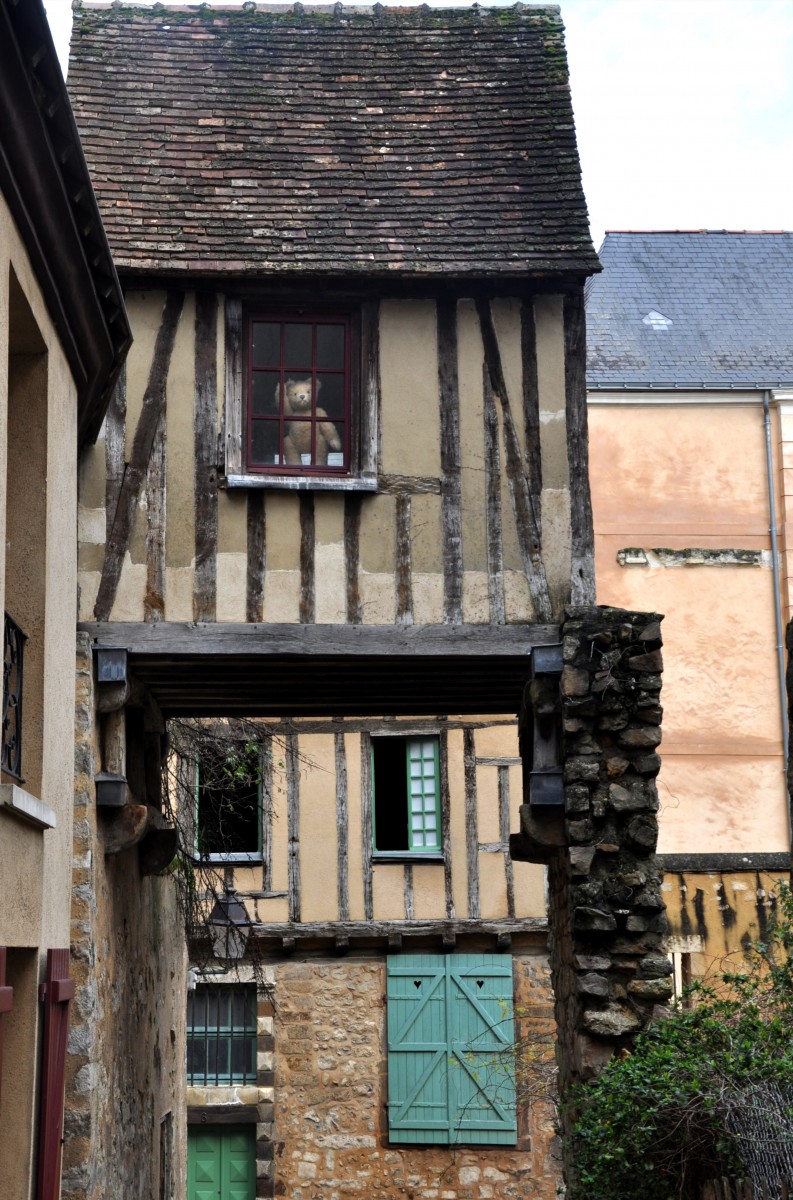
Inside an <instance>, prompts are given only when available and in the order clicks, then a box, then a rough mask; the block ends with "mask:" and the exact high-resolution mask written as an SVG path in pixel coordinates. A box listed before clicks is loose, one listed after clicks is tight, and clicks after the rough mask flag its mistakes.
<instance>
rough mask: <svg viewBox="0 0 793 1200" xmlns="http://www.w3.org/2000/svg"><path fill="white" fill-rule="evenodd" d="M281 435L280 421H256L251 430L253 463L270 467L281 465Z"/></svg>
mask: <svg viewBox="0 0 793 1200" xmlns="http://www.w3.org/2000/svg"><path fill="white" fill-rule="evenodd" d="M279 434H280V426H279V422H278V421H254V422H253V426H252V428H251V462H253V463H255V464H257V465H260V466H268V467H271V466H273V464H277V463H279V462H280V461H281V460H280V457H279V452H278V439H279Z"/></svg>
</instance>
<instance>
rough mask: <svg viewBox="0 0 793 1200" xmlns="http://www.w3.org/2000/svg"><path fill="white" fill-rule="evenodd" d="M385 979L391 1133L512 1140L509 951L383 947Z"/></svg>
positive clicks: (429, 1138)
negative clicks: (392, 951) (389, 950)
mask: <svg viewBox="0 0 793 1200" xmlns="http://www.w3.org/2000/svg"><path fill="white" fill-rule="evenodd" d="M387 978H388V1103H389V1131H390V1139H391V1141H393V1142H411V1143H421V1142H434V1143H442V1144H449V1143H454V1142H470V1143H485V1144H493V1145H514V1144H515V1141H516V1139H517V1126H516V1122H515V1077H514V1061H513V1057H512V1053H511V1051H512V1046H513V1041H514V1033H513V1020H512V960H511V957H510V956H509V955H508V954H448V955H435V954H404V955H393V956H390V957H389V958H388V961H387Z"/></svg>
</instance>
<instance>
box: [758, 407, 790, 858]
mask: <svg viewBox="0 0 793 1200" xmlns="http://www.w3.org/2000/svg"><path fill="white" fill-rule="evenodd" d="M770 395H771V393H770V392H769V391H768V389H766V390H765V391H764V392H763V424H764V426H765V459H766V475H767V478H768V514H769V520H770V529H769V533H770V534H771V564H772V567H773V572H774V607H775V610H776V653H777V669H778V672H779V702H780V705H781V707H782V753H783V756H784V762H785V767H784V770H785V792H786V794H787V770H788V754H789V733H788V717H787V688H786V686H785V629H784V625H783V622H782V590H781V583H780V570H779V542H778V540H777V524H776V495H775V492H774V464H773V456H772V452H771V410H770V407H769V397H770ZM785 807H786V809H787V825H788V842H789V845H790V848H791V850H792V851H793V820H792V819H791V812H790V796H789V795H788V796H787V804H786V805H785Z"/></svg>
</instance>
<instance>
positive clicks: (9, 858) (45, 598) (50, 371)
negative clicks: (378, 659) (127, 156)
mask: <svg viewBox="0 0 793 1200" xmlns="http://www.w3.org/2000/svg"><path fill="white" fill-rule="evenodd" d="M9 336H11V337H12V338H13V344H10V343H9ZM9 351H10V352H12V354H13V358H12V359H11V360H9ZM9 387H10V388H11V391H10V392H9ZM9 404H10V405H11V407H12V410H13V411H14V412H15V413H16V416H15V418H14V421H13V422H12V425H11V428H10V434H11V437H12V439H13V444H9V423H8V412H9ZM76 418H77V395H76V389H75V385H74V382H73V380H72V378H71V375H70V372H69V368H68V365H67V362H66V359H65V356H64V354H63V351H62V348H61V346H60V343H59V341H58V338H57V335H56V333H55V329H54V327H53V324H52V322H51V320H50V318H49V314H48V312H47V310H46V307H45V304H44V301H43V298H42V295H41V292H40V290H39V287H38V284H37V282H36V279H35V276H34V272H33V269H32V267H31V264H30V262H29V260H28V257H27V254H26V251H25V249H24V247H23V245H22V243H21V241H20V239H19V236H18V234H17V231H16V229H15V227H14V223H13V220H12V218H11V216H10V213H9V211H8V209H7V207H6V205H5V202H4V201H3V200H2V198H0V464H2V469H0V546H3V547H4V551H3V552H2V553H0V589H1V590H2V591H3V606H4V609H6V610H8V611H10V612H11V615H12V616H13V617H15V618H16V620H17V621H18V623H19V624H20V625H21V626H22V628H23V629H24V631H25V632H26V633H27V634H28V635H29V641H28V643H27V647H26V658H25V689H24V709H23V764H22V765H23V772H24V774H25V783H24V784H23V785H22V786H23V787H25V788H26V789H27V790H28V791H29V792H30V793H31V794H32V795H33V796H34V797H35V798H36V799H37V800H40V801H42V802H43V803H44V804H45V805H47V806H48V808H49V810H51V813H52V816H53V819H54V823H55V824H54V828H47V829H45V830H42V829H41V828H37V827H36V826H34V825H32V824H30V823H28V822H25V821H24V820H22V819H20V817H19V816H18V815H12V810H11V808H10V807H8V806H3V805H0V879H1V880H2V882H3V901H2V904H0V945H5V946H8V947H12V948H24V950H25V952H26V953H25V954H22V953H21V951H20V953H17V952H16V951H14V950H12V952H11V955H10V958H11V959H12V961H13V963H14V964H16V965H15V967H14V970H15V971H16V970H17V969H18V970H19V972H20V974H19V976H18V980H17V983H18V993H17V996H16V1000H15V1006H14V1010H13V1011H12V1013H11V1014H10V1015H9V1016H8V1017H6V1018H5V1020H6V1023H7V1029H8V1041H7V1043H6V1047H7V1048H6V1056H5V1062H4V1081H5V1086H4V1090H3V1097H2V1108H0V1161H2V1162H3V1164H4V1184H3V1187H4V1196H7V1197H8V1200H26V1198H27V1196H28V1194H29V1192H28V1189H29V1186H30V1172H29V1158H30V1154H31V1153H32V1132H31V1130H32V1121H31V1103H32V1101H31V1100H30V1096H32V1095H33V1091H32V1083H33V1077H34V1074H35V1070H36V1068H35V1063H36V1056H37V1044H36V1039H37V1032H36V1024H37V1023H36V1020H35V1004H36V1000H35V986H36V985H37V983H38V981H39V979H40V978H41V975H42V973H43V964H44V960H45V958H46V951H47V949H49V948H58V947H60V948H63V947H68V945H69V934H70V930H69V897H70V893H71V839H72V775H73V754H74V746H73V713H74V637H75V629H74V625H75V616H76V612H75V596H76V547H75V541H74V535H75V526H76V509H77V503H76V488H75V480H76V474H77V463H76V453H77V450H76V447H77V430H76ZM7 516H8V520H7V519H6V518H7ZM3 782H4V783H6V784H8V783H11V782H12V781H11V780H10V778H5V777H4V779H3ZM19 964H23V965H24V969H22V966H20V965H19ZM31 981H32V983H31ZM29 985H30V986H29ZM31 1001H32V1003H33V1005H34V1019H33V1020H30V1019H29V1015H28V1014H26V1008H25V1006H26V1005H29V1004H30V1003H31ZM9 1047H10V1049H9ZM20 1138H21V1139H22V1141H21V1142H20ZM9 1139H10V1140H9ZM22 1143H24V1147H23V1145H22Z"/></svg>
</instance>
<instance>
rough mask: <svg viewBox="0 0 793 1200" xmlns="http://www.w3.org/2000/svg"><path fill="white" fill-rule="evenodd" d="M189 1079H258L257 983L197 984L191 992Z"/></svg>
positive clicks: (203, 1082)
mask: <svg viewBox="0 0 793 1200" xmlns="http://www.w3.org/2000/svg"><path fill="white" fill-rule="evenodd" d="M187 1082H188V1084H198V1085H207V1086H213V1085H220V1084H227V1083H255V1082H256V985H255V984H250V985H248V984H245V985H234V986H231V985H229V984H222V983H220V984H211V983H208V984H198V986H197V987H196V988H195V990H194V991H192V992H188V994H187Z"/></svg>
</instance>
